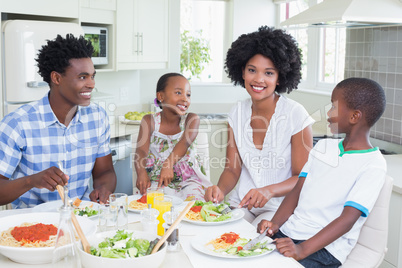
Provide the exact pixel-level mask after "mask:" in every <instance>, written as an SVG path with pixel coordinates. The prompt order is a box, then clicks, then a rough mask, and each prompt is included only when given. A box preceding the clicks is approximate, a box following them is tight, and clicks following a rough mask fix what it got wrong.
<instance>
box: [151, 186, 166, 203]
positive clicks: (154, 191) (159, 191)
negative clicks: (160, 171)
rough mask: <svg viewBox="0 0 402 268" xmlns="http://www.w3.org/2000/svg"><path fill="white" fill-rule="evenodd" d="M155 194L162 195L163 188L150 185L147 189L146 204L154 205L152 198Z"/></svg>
mask: <svg viewBox="0 0 402 268" xmlns="http://www.w3.org/2000/svg"><path fill="white" fill-rule="evenodd" d="M157 196H162V197H163V196H164V194H163V189H162V188H161V187H159V188H158V187H157V186H151V187H149V188H148V189H147V204H151V207H152V208H155V207H154V198H155V197H157Z"/></svg>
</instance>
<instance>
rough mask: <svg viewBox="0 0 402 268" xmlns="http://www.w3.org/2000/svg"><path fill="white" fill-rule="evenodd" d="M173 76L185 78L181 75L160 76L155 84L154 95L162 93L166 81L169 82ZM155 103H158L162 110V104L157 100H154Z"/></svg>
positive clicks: (168, 74)
mask: <svg viewBox="0 0 402 268" xmlns="http://www.w3.org/2000/svg"><path fill="white" fill-rule="evenodd" d="M174 76H181V77H183V78H185V77H184V76H183V75H182V74H179V73H167V74H164V75H162V76H161V77H160V78H159V80H158V83H157V84H156V93H158V92H161V91H164V90H165V88H166V85H167V81H168V80H169V78H170V77H174ZM186 79H187V78H186ZM156 102H157V103H158V105H159V107H160V108H162V104H161V103H160V101H159V100H158V99H156Z"/></svg>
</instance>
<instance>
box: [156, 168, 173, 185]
mask: <svg viewBox="0 0 402 268" xmlns="http://www.w3.org/2000/svg"><path fill="white" fill-rule="evenodd" d="M173 176H174V173H173V168H170V167H162V170H161V174H160V175H159V182H158V188H159V187H161V186H162V185H165V186H168V185H169V183H171V182H172V180H173Z"/></svg>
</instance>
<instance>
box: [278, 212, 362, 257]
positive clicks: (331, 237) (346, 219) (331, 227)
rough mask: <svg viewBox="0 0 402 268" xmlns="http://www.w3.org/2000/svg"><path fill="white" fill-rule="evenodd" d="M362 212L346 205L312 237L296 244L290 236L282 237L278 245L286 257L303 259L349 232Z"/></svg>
mask: <svg viewBox="0 0 402 268" xmlns="http://www.w3.org/2000/svg"><path fill="white" fill-rule="evenodd" d="M361 214H362V212H361V211H360V210H358V209H356V208H354V207H349V206H346V207H344V209H343V211H342V214H341V215H340V216H339V217H338V218H336V219H335V220H333V221H332V222H331V223H330V224H328V225H327V226H325V227H324V228H323V229H322V230H321V231H319V232H318V233H317V234H316V235H314V236H313V237H311V238H310V239H308V240H306V241H304V242H302V243H300V244H298V245H295V244H294V243H293V241H292V240H291V239H290V238H280V239H278V240H277V241H276V247H277V249H278V251H279V252H280V253H282V254H283V255H285V256H286V257H293V258H294V259H296V260H302V259H304V258H306V257H307V256H309V255H311V254H313V253H314V252H317V251H318V250H320V249H322V248H324V247H325V246H327V245H329V244H330V243H332V242H333V241H335V240H336V239H338V238H339V237H341V236H342V235H344V234H346V233H347V232H349V230H350V229H352V227H353V225H354V224H355V223H356V221H357V220H358V219H359V217H361Z"/></svg>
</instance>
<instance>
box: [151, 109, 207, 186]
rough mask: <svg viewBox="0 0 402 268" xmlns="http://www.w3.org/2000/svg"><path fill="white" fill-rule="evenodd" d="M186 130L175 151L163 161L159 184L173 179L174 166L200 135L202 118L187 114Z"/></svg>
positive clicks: (166, 183) (167, 182)
mask: <svg viewBox="0 0 402 268" xmlns="http://www.w3.org/2000/svg"><path fill="white" fill-rule="evenodd" d="M184 126H185V128H184V132H183V135H182V136H181V138H180V140H179V142H178V143H177V144H176V145H175V147H174V148H173V151H172V152H171V153H170V155H169V156H168V157H167V158H166V160H165V162H163V168H162V170H161V174H160V179H159V184H158V186H159V187H160V186H162V184H164V185H165V186H167V185H168V184H169V183H170V182H171V181H172V180H173V166H174V165H175V164H176V163H177V162H178V161H180V159H182V158H183V156H184V155H185V154H186V153H187V150H188V147H190V145H191V144H192V143H193V142H194V140H195V139H196V138H197V135H198V127H199V126H200V118H199V117H198V115H196V114H194V113H189V114H188V115H187V118H186V121H185V122H184Z"/></svg>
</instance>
